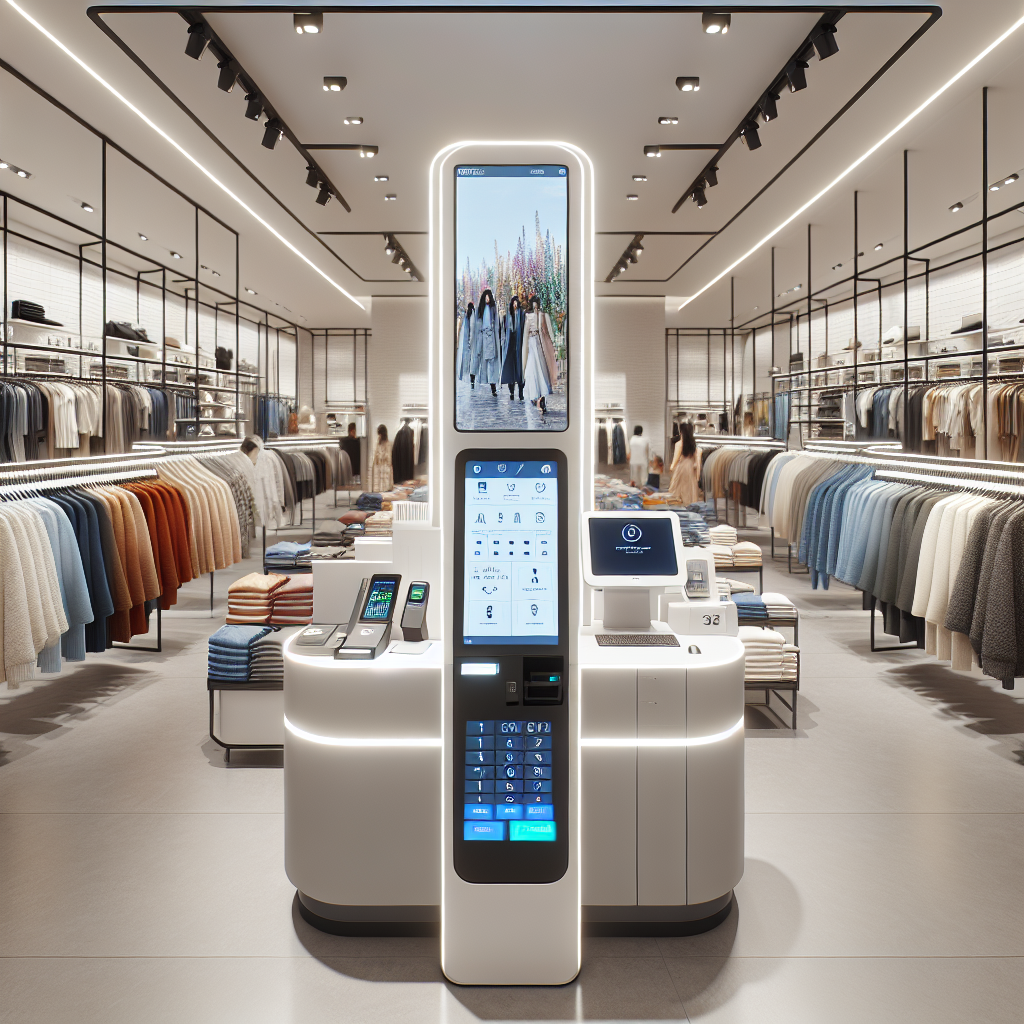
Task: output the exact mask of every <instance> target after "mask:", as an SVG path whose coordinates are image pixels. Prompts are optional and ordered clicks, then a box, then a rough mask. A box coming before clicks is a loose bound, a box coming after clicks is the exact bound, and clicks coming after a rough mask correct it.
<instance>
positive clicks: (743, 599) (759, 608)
mask: <svg viewBox="0 0 1024 1024" xmlns="http://www.w3.org/2000/svg"><path fill="white" fill-rule="evenodd" d="M732 599H733V601H734V602H735V603H736V614H737V616H738V617H739V620H740V622H767V621H768V609H767V608H766V607H765V604H764V601H762V600H761V598H760V597H758V596H757V595H756V594H733V597H732ZM271 621H273V620H271Z"/></svg>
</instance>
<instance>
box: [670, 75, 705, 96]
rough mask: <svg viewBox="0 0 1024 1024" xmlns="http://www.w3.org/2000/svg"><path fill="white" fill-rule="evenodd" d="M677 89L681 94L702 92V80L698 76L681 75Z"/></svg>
mask: <svg viewBox="0 0 1024 1024" xmlns="http://www.w3.org/2000/svg"><path fill="white" fill-rule="evenodd" d="M676 88H677V89H678V90H679V91H680V92H700V79H699V78H697V77H696V76H692V77H691V76H689V75H680V76H679V77H678V78H677V79H676Z"/></svg>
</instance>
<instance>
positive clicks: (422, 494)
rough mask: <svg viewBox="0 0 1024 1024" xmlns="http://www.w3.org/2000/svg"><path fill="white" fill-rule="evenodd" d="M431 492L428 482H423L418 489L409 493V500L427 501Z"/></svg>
mask: <svg viewBox="0 0 1024 1024" xmlns="http://www.w3.org/2000/svg"><path fill="white" fill-rule="evenodd" d="M429 493H430V492H429V488H428V487H427V485H426V484H423V486H422V487H417V488H416V490H414V491H413V492H412V494H410V495H409V500H410V501H426V500H427V496H428V495H429Z"/></svg>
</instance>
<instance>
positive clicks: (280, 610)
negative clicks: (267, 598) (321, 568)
mask: <svg viewBox="0 0 1024 1024" xmlns="http://www.w3.org/2000/svg"><path fill="white" fill-rule="evenodd" d="M273 602H274V610H273V613H272V614H271V616H270V622H271V624H272V625H275V626H306V625H308V624H309V623H310V622H312V620H313V577H312V576H311V575H309V574H306V575H303V576H292V577H291V578H290V579H289V580H288V582H287V583H286V584H285V585H284V586H283V587H279V588H278V589H277V590H275V591H274V594H273Z"/></svg>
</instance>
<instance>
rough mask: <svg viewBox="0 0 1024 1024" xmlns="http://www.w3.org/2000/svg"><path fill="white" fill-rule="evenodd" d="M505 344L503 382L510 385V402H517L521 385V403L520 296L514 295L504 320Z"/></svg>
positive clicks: (502, 367)
mask: <svg viewBox="0 0 1024 1024" xmlns="http://www.w3.org/2000/svg"><path fill="white" fill-rule="evenodd" d="M504 325H505V327H504V331H503V332H502V333H503V335H504V338H503V343H504V346H505V352H504V355H503V356H502V360H501V382H500V383H502V384H507V385H508V400H509V401H510V402H512V401H515V397H516V385H517V384H518V385H519V401H520V402H521V401H522V400H523V310H522V308H521V307H520V305H519V296H518V295H513V296H512V301H511V302H509V304H508V312H507V313H506V314H505V320H504Z"/></svg>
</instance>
